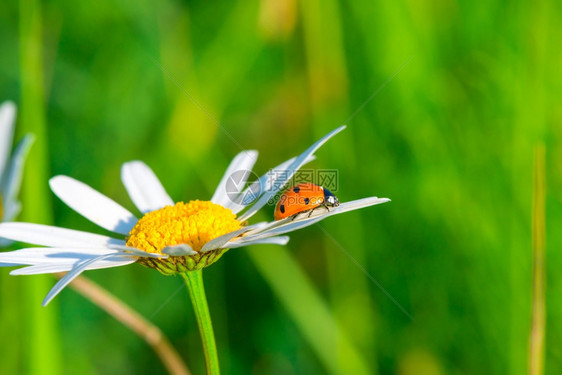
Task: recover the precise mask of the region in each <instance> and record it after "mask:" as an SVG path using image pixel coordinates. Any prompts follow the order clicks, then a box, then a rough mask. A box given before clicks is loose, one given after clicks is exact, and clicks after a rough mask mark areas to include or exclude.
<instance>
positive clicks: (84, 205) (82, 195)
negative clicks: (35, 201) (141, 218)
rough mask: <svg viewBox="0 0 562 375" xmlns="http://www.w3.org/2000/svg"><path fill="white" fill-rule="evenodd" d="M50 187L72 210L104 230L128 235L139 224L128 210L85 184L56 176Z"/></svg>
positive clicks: (52, 179)
mask: <svg viewBox="0 0 562 375" xmlns="http://www.w3.org/2000/svg"><path fill="white" fill-rule="evenodd" d="M49 185H50V186H51V189H52V190H53V192H54V193H55V194H56V195H57V196H58V197H59V198H60V199H61V200H62V201H63V202H64V203H66V204H67V205H68V206H69V207H70V208H72V209H73V210H74V211H76V212H78V213H79V214H80V215H82V216H84V217H85V218H86V219H88V220H90V221H91V222H93V223H94V224H97V225H99V226H100V227H102V228H104V229H107V230H109V231H112V232H116V233H120V234H124V235H127V234H129V232H130V231H131V229H133V227H134V226H135V224H136V223H137V218H136V217H135V216H134V215H133V214H132V213H130V212H129V211H128V210H127V209H125V208H124V207H122V206H121V205H119V204H117V203H115V202H114V201H113V200H111V199H109V198H108V197H106V196H105V195H103V194H101V193H99V192H97V191H96V190H94V189H92V188H91V187H90V186H88V185H86V184H85V183H83V182H80V181H77V180H75V179H73V178H71V177H68V176H56V177H53V178H51V179H50V180H49Z"/></svg>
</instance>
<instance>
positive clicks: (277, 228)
mask: <svg viewBox="0 0 562 375" xmlns="http://www.w3.org/2000/svg"><path fill="white" fill-rule="evenodd" d="M388 201H390V199H388V198H377V197H370V198H363V199H358V200H355V201H351V202H345V203H342V204H340V205H339V206H338V207H335V208H330V211H326V210H325V209H324V208H318V209H317V210H314V211H312V213H311V215H310V217H308V213H306V214H303V215H302V216H297V217H296V218H295V219H294V220H293V219H292V218H291V217H288V218H286V219H283V220H279V221H273V222H271V223H270V224H269V225H268V226H266V227H261V228H258V229H254V230H250V231H248V232H247V233H246V236H245V237H246V238H250V239H260V238H265V237H271V236H278V235H280V234H283V233H288V232H292V231H295V230H298V229H302V228H304V227H308V226H310V225H312V224H315V223H317V222H319V221H321V220H324V219H325V218H327V217H330V216H333V215H338V214H341V213H344V212H348V211H353V210H358V209H360V208H364V207H369V206H373V205H376V204H381V203H385V202H388Z"/></svg>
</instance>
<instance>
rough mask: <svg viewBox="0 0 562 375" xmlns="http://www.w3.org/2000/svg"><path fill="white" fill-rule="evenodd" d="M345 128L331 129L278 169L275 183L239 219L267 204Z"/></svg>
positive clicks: (251, 214)
mask: <svg viewBox="0 0 562 375" xmlns="http://www.w3.org/2000/svg"><path fill="white" fill-rule="evenodd" d="M343 129H345V125H343V126H340V127H339V128H337V129H335V130H332V131H331V132H330V133H328V134H327V135H325V136H324V137H323V138H322V139H320V140H318V141H317V142H316V143H314V144H313V145H312V146H310V147H309V148H308V149H307V150H306V151H305V152H303V153H302V154H300V155H299V156H297V158H296V159H295V160H294V161H293V162H292V163H291V164H290V165H289V166H288V167H287V168H286V169H285V170H280V171H279V172H277V173H276V176H274V179H275V183H274V184H273V185H272V188H271V189H269V190H266V191H265V193H264V194H263V195H262V196H261V197H260V199H259V200H258V201H257V202H256V203H255V204H254V205H253V206H252V207H250V209H249V210H248V211H246V212H245V213H244V214H242V215H241V216H240V218H239V220H241V221H243V220H247V219H249V218H250V217H252V216H253V215H254V214H255V213H256V212H258V211H259V210H260V209H261V208H262V207H263V206H265V205H266V204H267V202H268V201H269V200H270V199H271V198H273V197H274V196H275V194H277V192H278V191H279V190H281V189H282V188H283V187H284V186H285V185H286V183H287V182H289V180H290V179H291V177H293V175H294V174H295V172H296V171H298V170H299V169H300V168H301V167H302V166H303V165H304V163H305V162H306V160H307V159H308V158H309V157H310V156H311V155H313V154H314V152H316V150H318V148H320V147H321V146H322V145H323V144H324V143H326V142H327V141H328V140H329V139H330V138H332V137H333V136H334V135H336V134H338V133H339V132H341V131H342V130H343Z"/></svg>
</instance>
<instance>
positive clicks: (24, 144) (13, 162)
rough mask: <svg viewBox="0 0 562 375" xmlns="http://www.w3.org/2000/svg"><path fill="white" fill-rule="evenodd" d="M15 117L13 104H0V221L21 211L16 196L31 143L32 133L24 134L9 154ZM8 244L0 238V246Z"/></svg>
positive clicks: (8, 218) (8, 219)
mask: <svg viewBox="0 0 562 375" xmlns="http://www.w3.org/2000/svg"><path fill="white" fill-rule="evenodd" d="M15 119H16V106H15V104H14V103H12V102H4V103H2V104H0V221H11V220H13V219H14V218H15V217H16V216H17V215H18V214H19V212H20V211H21V204H20V202H19V201H18V199H17V198H18V193H19V190H20V185H21V178H22V174H23V166H24V163H25V158H26V156H27V153H28V151H29V148H30V146H31V144H32V143H33V135H31V134H28V135H26V136H25V137H24V138H23V139H22V140H21V141H20V142H19V143H18V145H17V146H16V148H15V151H14V153H13V155H11V151H12V141H13V139H14V124H15ZM9 244H10V242H9V241H6V240H5V239H2V238H0V247H5V246H7V245H9Z"/></svg>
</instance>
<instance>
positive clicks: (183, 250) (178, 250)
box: [162, 244, 197, 256]
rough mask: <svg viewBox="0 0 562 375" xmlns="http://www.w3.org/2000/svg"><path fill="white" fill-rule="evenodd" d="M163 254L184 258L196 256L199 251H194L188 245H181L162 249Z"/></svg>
mask: <svg viewBox="0 0 562 375" xmlns="http://www.w3.org/2000/svg"><path fill="white" fill-rule="evenodd" d="M162 253H163V254H168V255H170V256H184V255H195V254H197V251H195V250H193V249H192V248H191V246H189V245H187V244H180V245H174V246H167V247H165V248H163V249H162Z"/></svg>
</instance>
